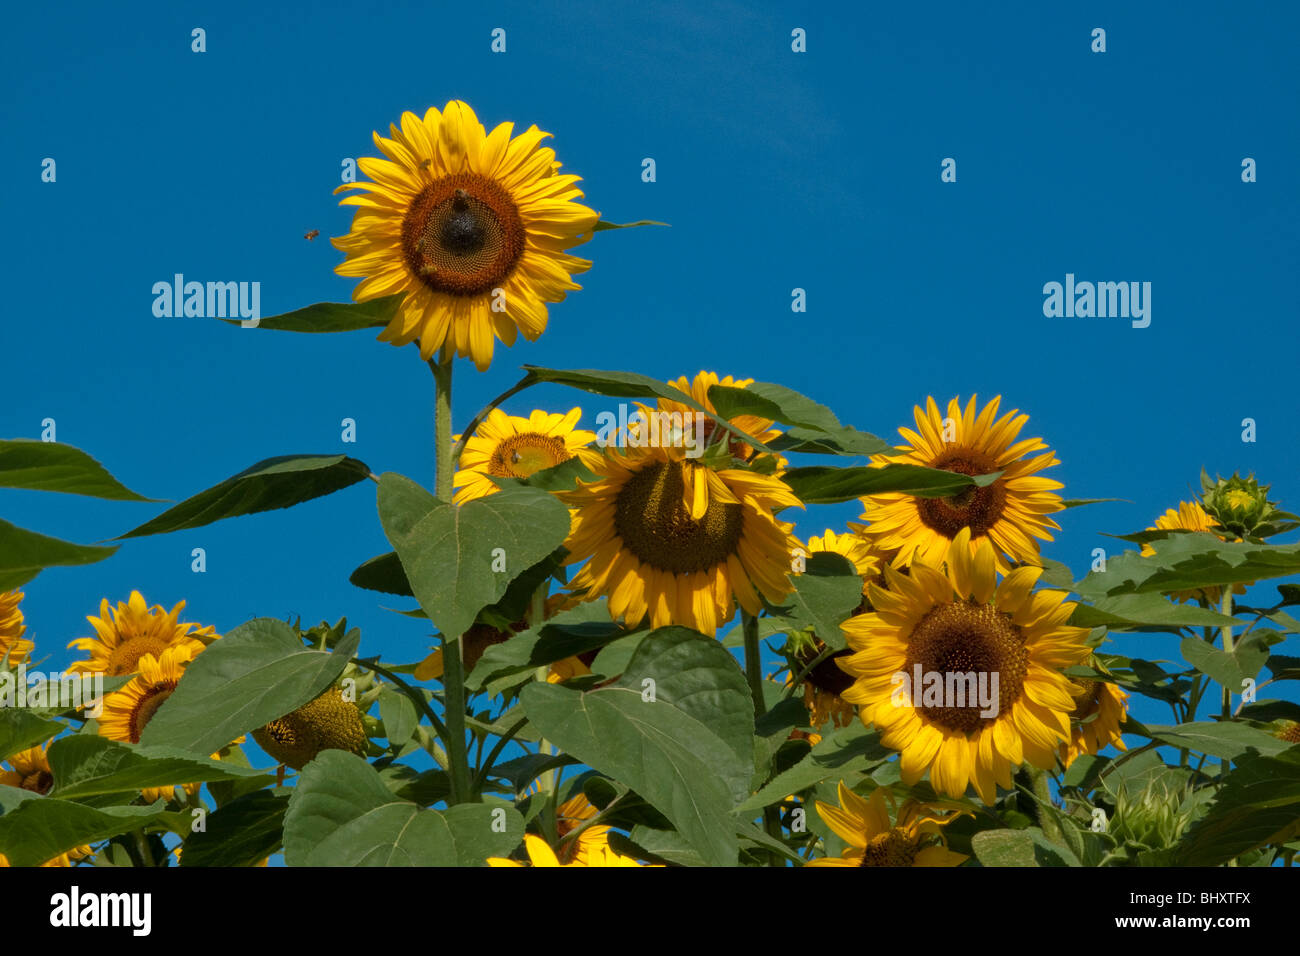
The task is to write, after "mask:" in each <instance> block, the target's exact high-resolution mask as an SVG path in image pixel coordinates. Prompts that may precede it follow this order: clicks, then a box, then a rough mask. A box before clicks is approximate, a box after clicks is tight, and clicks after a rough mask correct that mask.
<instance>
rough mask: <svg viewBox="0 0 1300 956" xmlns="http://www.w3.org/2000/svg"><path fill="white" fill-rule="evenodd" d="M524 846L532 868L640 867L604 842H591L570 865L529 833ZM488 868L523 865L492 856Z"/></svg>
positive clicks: (543, 841) (537, 837)
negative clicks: (585, 850) (583, 853)
mask: <svg viewBox="0 0 1300 956" xmlns="http://www.w3.org/2000/svg"><path fill="white" fill-rule="evenodd" d="M524 846H525V848H526V849H527V850H528V859H529V860H530V861H531V862H532V864H533V866H640V865H641V864H640V863H638V862H637V861H636V860H634V859H632V857H630V856H620V855H619V854H617V853H615V852H614V850H613V849H611V848H610V845H609V843H608V841H606V840H603V839H602V840H599V841H597V840H592V841H591V843H590V845H589V846H588V848H587V852H586V854H585V855H584V856H581V857H579V858H575V859H574V861H573V862H572V863H561V862H560V858H559V857H557V856H556V855H555V851H554V850H552V849H551V847H550V845H549V844H547V842H546V841H545V840H543V839H542V838H541V837H539V836H533V834H531V833H526V834H524ZM487 863H488V866H497V867H501V866H523V865H524V864H522V863H520V862H518V861H517V860H510V859H506V858H505V857H500V856H493V857H488V861H487Z"/></svg>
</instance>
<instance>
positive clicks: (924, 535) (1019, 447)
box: [855, 395, 1063, 573]
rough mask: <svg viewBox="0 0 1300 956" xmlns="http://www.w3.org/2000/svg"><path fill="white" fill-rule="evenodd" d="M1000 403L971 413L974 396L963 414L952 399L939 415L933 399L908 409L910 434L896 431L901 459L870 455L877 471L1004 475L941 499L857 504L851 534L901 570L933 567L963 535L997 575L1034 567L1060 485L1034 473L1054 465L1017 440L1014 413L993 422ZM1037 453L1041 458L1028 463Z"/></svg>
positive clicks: (889, 497) (1018, 422) (894, 498)
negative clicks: (858, 518)
mask: <svg viewBox="0 0 1300 956" xmlns="http://www.w3.org/2000/svg"><path fill="white" fill-rule="evenodd" d="M1001 402H1002V396H1000V395H999V396H997V397H996V398H994V399H993V400H992V401H991V402H989V403H988V404H987V405H985V406H984V408H983V409H982V410H980V411H979V413H978V414H977V413H976V405H975V396H973V395H972V396H971V398H970V401H969V402H967V403H966V408H965V410H964V411H963V410H962V407H961V404H960V402H959V400H958V399H956V398H954V399H952V400H951V401H949V402H948V411H947V414H946V415H945V414H940V412H939V406H938V405H937V404H936V403H935V401H934V399H933V398H927V399H926V407H925V409H924V410H922V409H921V407H920V406H917V407H916V408H915V410H914V417H915V418H916V431H912V430H911V429H909V428H900V429H899V433H900V434H901V435H902V436H903V437H904V438H905V439H906V440H907V444H906V445H899V446H898V451H899V454H897V455H875V456H873V458H872V461H873V462H874V463H875V464H876V465H886V464H908V465H923V466H925V467H927V468H938V469H940V470H943V471H951V472H956V473H958V474H962V475H985V474H991V473H993V472H1001V473H1002V475H1001V477H1000V478H998V479H996V480H995V481H994V482H993V483H992V484H990V485H987V486H985V487H982V488H976V487H972V488H967V489H966V490H965V491H962V492H960V493H959V494H956V495H952V496H949V497H947V498H917V497H914V496H912V495H905V494H897V493H892V492H891V493H884V494H877V495H869V496H868V497H865V498H863V499H862V507H863V514H862V519H863V521H865V522H866V524H865V525H861V526H855V530H857V531H858V532H859V533H860V534H863V535H865V536H866V537H867V538H868V540H870V541H871V542H872V543H873V544H874V546H875V547H876V549H877V550H879V551H882V552H884V553H887V554H895V555H896V557H895V558H894V566H895V567H906V566H907V565H909V564H911V563H912V561H913V560H920V561H924V562H925V563H927V564H929V565H930V566H931V567H937V566H938V565H939V563H940V562H942V561H943V557H944V555H945V553H946V552H947V551H948V546H949V544H951V542H952V541H953V540H954V539H955V538H956V537H957V533H958V532H959V531H962V530H966V531H967V532H969V535H968V538H969V541H970V547H971V549H972V550H974V549H975V548H977V547H978V546H979V544H980V542H982V541H989V542H990V543H991V544H992V545H993V549H994V556H995V560H996V562H997V567H998V570H999V571H1002V572H1003V573H1006V572H1007V571H1008V570H1009V569H1010V567H1011V563H1012V562H1016V563H1026V564H1037V563H1038V562H1039V556H1038V554H1039V552H1038V541H1037V540H1036V539H1042V540H1044V541H1051V540H1052V536H1051V534H1050V533H1049V532H1048V530H1047V529H1049V528H1059V527H1060V526H1059V525H1058V524H1056V522H1054V521H1052V520H1051V519H1050V518H1048V517H1047V515H1048V514H1050V513H1052V512H1054V511H1060V510H1061V508H1062V507H1063V505H1062V502H1061V498H1060V496H1059V495H1055V494H1052V489H1055V488H1060V487H1062V485H1061V483H1060V482H1059V481H1053V480H1051V479H1050V478H1043V477H1040V476H1039V474H1038V473H1039V472H1040V471H1042V470H1044V469H1045V468H1048V467H1050V466H1052V465H1056V464H1059V462H1058V461H1057V460H1056V456H1055V455H1054V454H1053V453H1052V452H1051V451H1050V450H1048V448H1047V445H1046V444H1044V443H1043V441H1042V439H1039V438H1027V439H1021V440H1017V439H1018V436H1019V434H1020V430H1021V429H1022V428H1023V427H1024V426H1025V423H1026V422H1028V421H1029V416H1028V415H1021V414H1019V412H1018V410H1015V409H1013V410H1012V411H1009V412H1007V413H1006V414H1005V415H1003V416H1002V417H1001V418H998V417H997V414H998V406H999V405H1000V404H1001ZM1040 451H1041V452H1044V454H1041V455H1037V456H1036V457H1032V458H1031V457H1029V456H1030V455H1031V454H1032V453H1034V452H1040Z"/></svg>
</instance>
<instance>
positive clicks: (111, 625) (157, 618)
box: [68, 591, 219, 677]
mask: <svg viewBox="0 0 1300 956" xmlns="http://www.w3.org/2000/svg"><path fill="white" fill-rule="evenodd" d="M184 607H185V602H184V601H181V602H179V603H178V604H177V605H176V606H175V607H174V608H172V609H171V610H170V611H164V610H163V609H162V606H161V605H158V604H155V605H154V606H153V607H148V606H146V605H145V601H144V597H143V595H141V594H140V592H139V591H132V592H131V598H130V600H129V601H128V602H127V603H125V604H123V603H122V602H120V601H119V602H118V605H117V608H116V610H114V609H112V608H110V607H109V604H108V599H107V598H104V599H103V600H102V601H100V603H99V617H87V618H86V620H87V621H89V622H90V626H91V627H93V628H94V629H95V636H94V637H79V638H77V639H76V640H75V641H72V642H71V643H70V644H69V645H68V647H75V648H77V650H80V651H89V652H90V657H89V658H88V659H87V660H82V661H77V662H76V663H74V664H72V665H71V666H70V667H69V668H68V670H69V671H70V672H71V673H82V674H96V673H102V674H104V675H105V676H107V677H120V676H124V675H126V674H134V673H136V670H137V668H138V666H139V662H140V660H141V658H143V657H145V656H146V655H152V656H153V657H154V658H159V657H161V656H162V653H163V652H164V651H165V650H166V649H167V648H169V647H172V646H174V645H179V646H183V647H186V648H188V649H189V650H190V651H191V652H192V653H191V655H190V656H193V655H194V654H198V653H199V652H200V651H202V650H203V648H205V647H206V646H207V645H208V644H210V643H212V642H213V641H215V640H216V639H217V637H218V636H219V635H218V634H217V633H216V631H215V630H214V629H213V628H211V627H199V626H198V625H197V624H181V623H180V622H179V621H178V620H177V619H178V618H179V617H180V613H181V610H182V609H183V608H184ZM188 659H189V658H186V660H188Z"/></svg>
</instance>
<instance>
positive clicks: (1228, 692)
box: [1219, 584, 1234, 776]
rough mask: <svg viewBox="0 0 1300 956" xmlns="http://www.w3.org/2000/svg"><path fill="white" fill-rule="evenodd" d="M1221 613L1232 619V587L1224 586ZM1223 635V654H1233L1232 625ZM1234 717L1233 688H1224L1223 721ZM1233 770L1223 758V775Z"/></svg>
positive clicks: (1228, 625)
mask: <svg viewBox="0 0 1300 956" xmlns="http://www.w3.org/2000/svg"><path fill="white" fill-rule="evenodd" d="M1219 613H1220V614H1222V615H1223V616H1224V617H1232V585H1231V584H1225V585H1224V586H1223V603H1222V604H1221V605H1220V607H1219ZM1222 633H1223V652H1224V653H1225V654H1231V653H1232V651H1233V646H1234V642H1233V640H1232V625H1231V624H1225V625H1223V629H1222ZM1231 716H1232V688H1230V687H1224V688H1223V719H1224V720H1227V719H1228V718H1229V717H1231ZM1231 769H1232V761H1231V760H1229V759H1228V758H1227V757H1224V758H1223V764H1222V775H1223V776H1227V774H1228V771H1229V770H1231Z"/></svg>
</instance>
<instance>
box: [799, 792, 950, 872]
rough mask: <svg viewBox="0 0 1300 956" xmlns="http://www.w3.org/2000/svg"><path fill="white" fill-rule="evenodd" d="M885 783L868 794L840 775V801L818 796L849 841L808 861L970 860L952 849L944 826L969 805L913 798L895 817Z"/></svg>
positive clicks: (821, 810) (821, 811)
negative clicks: (951, 807)
mask: <svg viewBox="0 0 1300 956" xmlns="http://www.w3.org/2000/svg"><path fill="white" fill-rule="evenodd" d="M885 789H886V788H884V787H877V788H876V789H875V790H873V791H871V797H870V798H869V799H866V800H864V799H863V798H862V797H860V796H858V795H857V794H856V793H854V792H853V791H852V790H850V789H849V788H848V787H846V786H845V785H844V781H843V780H841V781H840V786H839V796H840V805H839V806H838V807H835V806H831V805H830V804H827V803H823V802H822V801H820V800H818V801H817V815H818V816H820V817H821V818H822V820H823V821H825V823H826V825H827V826H828V827H830V828H831V830H833V831H834V832H835V835H836V836H838V837H839V838H840V839H841V840H843V841H844V842H845V843H847V844H848V845H849V846H848V849H846V850H845V851H844V853H843V854H842V855H841V856H839V857H829V856H824V857H820V858H818V859H816V860H813V861H811V862H810V863H808V864H807V865H808V866H960V865H961V864H962V863H965V862H966V860H967V859H968V857H967V856H966V855H965V854H963V853H955V852H953V851H952V850H949V849H948V843H947V841H946V840H945V839H944V835H943V827H945V826H947V825H948V824H949V823H951V822H952V821H953V820H955V819H957V818H958V817H960V816H962V814H963V813H965V812H968V811H958V812H956V813H944V812H942V810H940V809H938V808H934V807H931V806H928V805H927V804H924V803H919V802H918V801H915V800H908V801H906V802H905V803H904V804H903V805H902V807H900V808H899V809H898V810H897V813H896V820H895V821H894V822H893V823H891V822H890V820H889V810H888V809H887V808H886V805H885ZM890 802H891V803H892V802H893V801H892V800H891V801H890Z"/></svg>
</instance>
